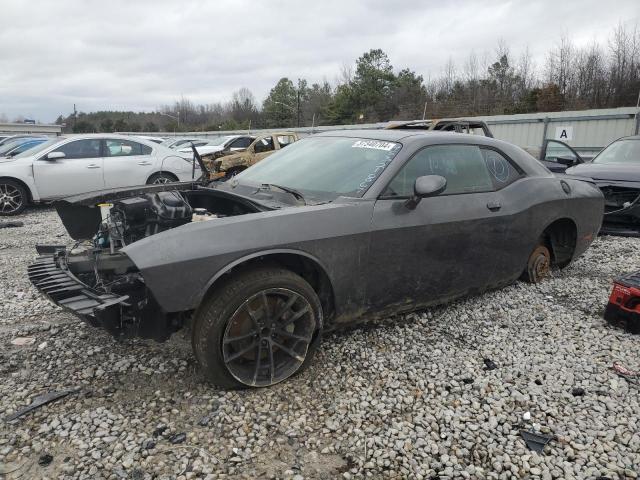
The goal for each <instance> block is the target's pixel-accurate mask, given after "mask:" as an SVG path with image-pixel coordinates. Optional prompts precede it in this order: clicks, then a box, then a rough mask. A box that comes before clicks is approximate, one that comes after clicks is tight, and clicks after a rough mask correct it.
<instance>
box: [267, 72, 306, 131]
mask: <svg viewBox="0 0 640 480" xmlns="http://www.w3.org/2000/svg"><path fill="white" fill-rule="evenodd" d="M297 100H298V92H297V91H296V88H295V87H294V86H293V82H292V81H291V80H289V79H288V78H286V77H284V78H281V79H280V80H278V83H277V84H276V86H275V87H273V88H272V89H271V91H270V92H269V96H268V97H267V98H266V99H265V100H264V102H263V104H262V113H263V115H264V119H265V123H266V125H267V127H268V128H279V127H292V126H294V125H295V124H296V116H297Z"/></svg>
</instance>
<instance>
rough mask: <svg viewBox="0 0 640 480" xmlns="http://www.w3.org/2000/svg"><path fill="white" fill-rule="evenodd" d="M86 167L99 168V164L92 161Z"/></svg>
mask: <svg viewBox="0 0 640 480" xmlns="http://www.w3.org/2000/svg"><path fill="white" fill-rule="evenodd" d="M87 168H100V165H96V164H95V163H92V164H91V165H87Z"/></svg>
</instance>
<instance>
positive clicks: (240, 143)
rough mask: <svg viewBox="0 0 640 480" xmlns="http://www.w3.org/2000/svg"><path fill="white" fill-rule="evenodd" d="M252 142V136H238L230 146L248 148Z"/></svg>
mask: <svg viewBox="0 0 640 480" xmlns="http://www.w3.org/2000/svg"><path fill="white" fill-rule="evenodd" d="M251 142H253V139H252V138H251V137H240V138H236V139H235V140H234V141H232V142H231V143H230V144H229V148H247V147H248V146H249V145H251Z"/></svg>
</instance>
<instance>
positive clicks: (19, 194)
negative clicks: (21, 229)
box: [0, 178, 29, 217]
mask: <svg viewBox="0 0 640 480" xmlns="http://www.w3.org/2000/svg"><path fill="white" fill-rule="evenodd" d="M28 203H29V195H28V193H27V190H26V189H25V188H24V187H23V186H22V185H21V184H20V183H18V182H16V181H14V180H10V179H8V178H7V179H0V216H7V217H9V216H13V215H19V214H21V213H22V212H23V210H24V209H25V208H26V207H27V204H28Z"/></svg>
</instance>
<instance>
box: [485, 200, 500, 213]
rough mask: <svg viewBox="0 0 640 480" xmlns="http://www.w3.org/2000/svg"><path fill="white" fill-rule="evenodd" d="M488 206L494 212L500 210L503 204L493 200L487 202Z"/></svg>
mask: <svg viewBox="0 0 640 480" xmlns="http://www.w3.org/2000/svg"><path fill="white" fill-rule="evenodd" d="M487 208H488V209H489V210H491V211H492V212H497V211H498V210H500V208H502V205H501V204H500V202H495V201H491V202H488V203H487Z"/></svg>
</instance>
